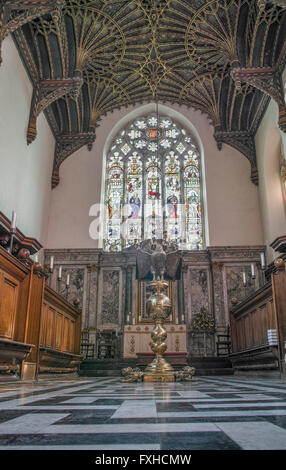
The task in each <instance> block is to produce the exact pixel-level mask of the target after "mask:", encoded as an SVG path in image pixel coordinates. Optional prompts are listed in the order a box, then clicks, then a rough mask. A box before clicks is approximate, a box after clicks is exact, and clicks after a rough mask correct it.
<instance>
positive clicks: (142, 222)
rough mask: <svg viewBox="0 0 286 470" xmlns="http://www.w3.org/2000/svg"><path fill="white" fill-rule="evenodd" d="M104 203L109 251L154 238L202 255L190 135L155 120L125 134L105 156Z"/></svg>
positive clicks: (196, 166) (195, 156)
mask: <svg viewBox="0 0 286 470" xmlns="http://www.w3.org/2000/svg"><path fill="white" fill-rule="evenodd" d="M105 203H106V206H107V208H108V210H107V213H106V214H107V215H106V220H105V226H104V249H105V250H106V251H111V252H114V251H115V252H116V251H121V250H122V249H123V248H126V247H130V246H132V245H133V244H135V243H137V242H140V241H142V240H144V239H145V240H146V239H150V238H152V237H154V236H155V237H156V238H167V239H168V240H169V241H172V242H174V243H177V244H178V245H179V247H180V248H182V249H202V248H203V222H202V208H201V205H202V202H201V161H200V154H199V151H198V149H197V147H196V145H195V143H194V142H193V139H192V137H191V135H190V134H189V133H188V132H187V131H186V130H185V129H184V128H183V127H181V125H179V124H178V123H176V122H175V121H174V120H173V119H171V118H169V117H166V116H160V115H156V114H151V115H148V116H145V117H140V118H137V119H135V120H134V121H133V122H132V123H131V124H129V125H128V126H127V128H126V129H123V130H121V131H120V132H119V134H118V135H117V136H116V137H115V139H114V140H113V142H112V145H111V148H110V150H109V153H108V155H107V166H106V187H105Z"/></svg>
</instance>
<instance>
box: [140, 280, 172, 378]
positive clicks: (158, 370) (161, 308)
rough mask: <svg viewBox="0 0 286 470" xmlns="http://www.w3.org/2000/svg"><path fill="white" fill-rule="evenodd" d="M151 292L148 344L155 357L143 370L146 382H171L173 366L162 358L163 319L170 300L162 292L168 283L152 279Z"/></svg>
mask: <svg viewBox="0 0 286 470" xmlns="http://www.w3.org/2000/svg"><path fill="white" fill-rule="evenodd" d="M150 286H151V289H152V291H153V294H152V295H151V297H150V299H149V301H148V302H149V304H150V316H151V318H152V319H153V320H154V322H155V326H154V329H153V331H152V333H151V338H152V342H150V346H151V349H152V351H153V352H154V353H155V358H154V360H153V361H152V362H151V364H149V365H148V366H147V367H146V369H145V371H144V381H146V382H173V381H174V380H175V374H174V369H173V367H172V366H171V365H170V364H169V363H168V362H167V361H166V360H165V359H164V357H163V354H164V352H165V351H166V349H167V344H166V342H165V341H166V338H167V332H166V330H165V328H164V320H166V318H168V316H169V315H170V313H171V308H172V305H171V300H170V299H169V297H167V295H165V294H164V293H163V290H164V289H165V288H166V287H167V286H168V283H167V282H166V281H163V280H159V279H158V280H157V281H156V280H153V281H152V282H151V283H150Z"/></svg>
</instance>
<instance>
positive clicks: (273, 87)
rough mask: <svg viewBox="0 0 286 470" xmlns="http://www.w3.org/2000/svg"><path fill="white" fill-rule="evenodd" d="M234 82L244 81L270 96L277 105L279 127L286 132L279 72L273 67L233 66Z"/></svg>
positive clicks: (283, 100) (285, 111)
mask: <svg viewBox="0 0 286 470" xmlns="http://www.w3.org/2000/svg"><path fill="white" fill-rule="evenodd" d="M231 75H232V78H233V80H234V81H235V83H236V84H237V83H239V82H245V83H248V84H249V85H251V86H253V87H254V88H257V89H258V90H260V91H262V92H263V93H266V94H267V95H268V96H270V97H271V98H272V99H273V100H274V101H276V103H277V104H278V107H279V121H278V123H279V127H280V129H281V130H282V131H284V132H286V105H285V98H284V87H283V83H282V79H281V73H280V71H278V70H277V69H276V68H274V67H257V68H254V67H250V68H234V69H233V70H232V72H231Z"/></svg>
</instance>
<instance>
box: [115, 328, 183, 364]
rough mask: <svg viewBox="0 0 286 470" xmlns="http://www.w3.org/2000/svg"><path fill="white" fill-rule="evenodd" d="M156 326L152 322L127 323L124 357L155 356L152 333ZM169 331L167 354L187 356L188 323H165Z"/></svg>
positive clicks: (180, 356)
mask: <svg viewBox="0 0 286 470" xmlns="http://www.w3.org/2000/svg"><path fill="white" fill-rule="evenodd" d="M153 328H154V324H152V323H150V324H149V323H148V324H147V323H144V324H140V323H138V324H135V325H125V327H124V347H123V357H124V358H128V359H131V358H140V357H141V358H142V355H145V356H146V357H148V355H149V354H150V356H152V357H154V353H153V352H152V350H151V347H150V342H151V333H152V330H153ZM165 329H166V332H167V338H166V344H167V351H166V353H165V355H166V356H174V357H177V358H182V357H186V356H187V340H186V338H187V331H186V325H185V324H182V325H177V324H171V323H169V324H165Z"/></svg>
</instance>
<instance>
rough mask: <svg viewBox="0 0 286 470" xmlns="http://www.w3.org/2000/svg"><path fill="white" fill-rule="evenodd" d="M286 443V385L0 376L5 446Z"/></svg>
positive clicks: (263, 446) (0, 433) (256, 446)
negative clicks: (34, 380) (27, 379)
mask: <svg viewBox="0 0 286 470" xmlns="http://www.w3.org/2000/svg"><path fill="white" fill-rule="evenodd" d="M23 449H26V450H70V449H72V450H101V451H102V450H124V451H126V450H145V449H146V450H154V451H156V450H169V451H171V450H286V384H285V383H284V382H282V381H280V380H278V379H277V380H275V379H273V380H258V379H254V378H253V379H250V378H238V377H210V376H209V377H197V378H195V380H194V381H193V382H177V383H167V384H156V383H121V381H120V378H116V379H115V378H92V379H91V378H77V377H74V378H64V377H61V378H55V379H53V380H52V379H50V378H49V379H47V378H41V379H40V380H39V381H38V382H37V383H28V382H26V383H20V382H13V381H12V380H10V381H7V380H6V381H1V379H0V450H23Z"/></svg>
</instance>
